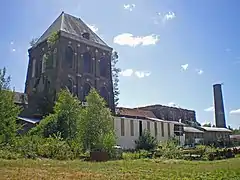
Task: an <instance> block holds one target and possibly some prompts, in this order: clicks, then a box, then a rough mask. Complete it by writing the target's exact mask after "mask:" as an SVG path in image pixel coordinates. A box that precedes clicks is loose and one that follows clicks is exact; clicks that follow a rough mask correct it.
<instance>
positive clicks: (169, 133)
mask: <svg viewBox="0 0 240 180" xmlns="http://www.w3.org/2000/svg"><path fill="white" fill-rule="evenodd" d="M170 136H171V131H170V123H168V137H170Z"/></svg>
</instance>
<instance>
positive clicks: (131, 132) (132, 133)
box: [130, 120, 134, 136]
mask: <svg viewBox="0 0 240 180" xmlns="http://www.w3.org/2000/svg"><path fill="white" fill-rule="evenodd" d="M130 134H131V136H134V124H133V120H130Z"/></svg>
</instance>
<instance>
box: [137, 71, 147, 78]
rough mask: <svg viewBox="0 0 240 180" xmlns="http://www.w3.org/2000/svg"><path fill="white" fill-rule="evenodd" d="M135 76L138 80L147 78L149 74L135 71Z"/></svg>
mask: <svg viewBox="0 0 240 180" xmlns="http://www.w3.org/2000/svg"><path fill="white" fill-rule="evenodd" d="M135 75H136V76H137V77H138V78H144V77H148V76H150V75H151V72H147V71H135Z"/></svg>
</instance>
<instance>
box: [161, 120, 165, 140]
mask: <svg viewBox="0 0 240 180" xmlns="http://www.w3.org/2000/svg"><path fill="white" fill-rule="evenodd" d="M161 128H162V137H164V123H163V122H161Z"/></svg>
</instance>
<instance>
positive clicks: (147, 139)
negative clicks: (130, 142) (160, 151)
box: [135, 130, 157, 151]
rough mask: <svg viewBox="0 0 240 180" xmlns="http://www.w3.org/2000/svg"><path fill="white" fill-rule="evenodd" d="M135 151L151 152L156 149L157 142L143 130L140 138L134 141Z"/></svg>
mask: <svg viewBox="0 0 240 180" xmlns="http://www.w3.org/2000/svg"><path fill="white" fill-rule="evenodd" d="M135 144H136V149H137V150H140V149H142V150H147V151H149V150H153V149H155V148H156V147H157V140H156V138H155V137H153V136H151V133H150V132H149V131H148V130H144V131H143V134H142V136H139V138H138V139H137V140H136V141H135Z"/></svg>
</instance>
